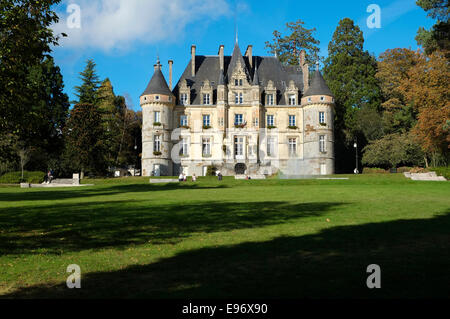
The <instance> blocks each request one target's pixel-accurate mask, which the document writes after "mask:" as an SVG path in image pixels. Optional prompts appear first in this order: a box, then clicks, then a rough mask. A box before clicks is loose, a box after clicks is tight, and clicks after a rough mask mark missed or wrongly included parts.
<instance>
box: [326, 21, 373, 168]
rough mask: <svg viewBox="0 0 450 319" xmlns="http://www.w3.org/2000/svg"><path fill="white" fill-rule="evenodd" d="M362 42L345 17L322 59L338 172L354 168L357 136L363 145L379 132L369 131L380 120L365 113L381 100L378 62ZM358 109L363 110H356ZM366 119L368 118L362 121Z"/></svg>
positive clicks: (362, 39) (357, 29) (356, 30)
mask: <svg viewBox="0 0 450 319" xmlns="http://www.w3.org/2000/svg"><path fill="white" fill-rule="evenodd" d="M363 46H364V38H363V33H362V31H361V30H360V28H359V27H358V26H356V25H355V24H354V22H353V21H352V20H351V19H348V18H345V19H343V20H341V21H340V22H339V25H338V27H337V28H336V31H335V32H334V34H333V38H332V40H331V42H330V44H329V46H328V58H327V59H326V60H325V68H324V78H325V80H326V81H327V84H328V86H329V87H330V89H331V91H332V92H333V94H334V97H335V104H336V118H335V153H336V171H338V172H345V171H353V168H354V167H352V166H353V165H352V164H351V163H353V161H352V160H350V156H353V152H354V151H353V141H354V140H356V139H358V140H359V145H360V146H361V147H362V146H364V144H365V141H367V140H370V139H373V138H376V137H377V136H378V135H379V134H378V133H377V134H372V133H373V132H377V131H378V128H377V127H379V123H376V122H374V121H373V117H370V116H366V114H367V113H369V114H370V113H372V114H375V113H377V112H378V111H379V107H380V103H381V94H380V89H379V86H378V81H377V79H376V77H375V74H376V70H377V62H376V59H375V58H374V57H373V56H372V55H371V54H369V53H368V52H367V51H364V48H363ZM361 109H363V110H364V114H359V112H360V110H361ZM365 119H367V120H369V121H367V122H366V123H362V122H361V121H363V120H365ZM368 126H372V128H370V129H369V128H367V127H368ZM362 128H365V129H364V130H363V129H362ZM369 133H370V134H369ZM358 137H359V138H358ZM361 147H360V148H361Z"/></svg>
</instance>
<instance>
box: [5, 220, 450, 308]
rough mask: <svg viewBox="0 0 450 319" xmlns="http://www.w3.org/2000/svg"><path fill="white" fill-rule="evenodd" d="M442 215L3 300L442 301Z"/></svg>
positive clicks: (221, 253)
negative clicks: (371, 281) (372, 285)
mask: <svg viewBox="0 0 450 319" xmlns="http://www.w3.org/2000/svg"><path fill="white" fill-rule="evenodd" d="M449 214H450V211H447V212H446V214H444V215H440V216H436V217H435V218H432V219H415V220H397V221H391V222H383V223H373V224H364V225H356V226H342V227H334V228H329V229H325V230H323V231H321V232H320V233H318V234H311V235H305V236H300V237H279V238H276V239H274V240H271V241H268V242H258V243H243V244H239V245H235V246H223V247H218V248H202V249H198V250H193V251H187V252H183V253H180V254H178V255H176V256H174V257H171V258H167V259H162V260H159V261H158V262H155V263H152V264H148V265H143V266H131V267H128V268H126V269H124V270H119V271H114V272H102V273H89V274H85V275H82V288H81V289H73V290H70V289H68V288H67V287H66V284H65V283H61V284H59V285H56V286H51V287H48V286H36V287H29V288H23V289H21V290H19V291H16V292H15V293H12V294H9V295H7V296H4V297H7V298H17V297H19V298H49V297H52V298H105V297H109V298H127V297H128V298H130V297H138V298H141V297H142V298H194V299H195V298H230V297H233V298H241V297H243V298H249V297H250V298H287V297H289V298H323V297H327V298H345V297H354V298H423V297H425V298H430V297H440V298H448V297H449V290H448V287H449V283H450V277H449V272H448V269H449V268H450V256H449V254H448V252H449V245H450V244H449V243H450V238H449V229H450V215H449ZM370 264H378V265H380V266H381V271H382V275H381V280H382V284H381V285H382V288H381V289H375V290H370V289H368V288H367V286H366V280H367V277H368V275H369V274H367V273H366V269H367V266H368V265H370ZM81 267H82V265H81Z"/></svg>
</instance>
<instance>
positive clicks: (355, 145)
mask: <svg viewBox="0 0 450 319" xmlns="http://www.w3.org/2000/svg"><path fill="white" fill-rule="evenodd" d="M353 147H354V148H355V157H356V168H355V174H359V170H358V140H356V142H355V144H353Z"/></svg>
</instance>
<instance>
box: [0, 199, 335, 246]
mask: <svg viewBox="0 0 450 319" xmlns="http://www.w3.org/2000/svg"><path fill="white" fill-rule="evenodd" d="M339 205H343V204H342V203H301V204H291V203H285V202H277V201H266V202H256V203H251V202H250V203H248V202H246V203H242V202H199V203H193V204H192V203H190V204H185V205H182V206H180V205H179V204H178V205H170V204H161V205H159V206H158V205H155V204H152V203H150V202H149V201H129V200H127V201H111V202H88V203H83V204H78V203H71V204H58V205H55V206H54V207H51V206H48V205H47V206H31V207H30V206H25V207H13V208H5V209H0V254H3V255H10V254H42V253H45V254H61V253H62V252H68V251H80V250H86V249H96V248H105V247H117V248H120V247H123V246H128V245H130V244H136V245H137V244H144V243H151V244H161V243H176V242H179V241H180V240H182V239H183V238H186V237H189V236H191V235H192V234H194V233H198V232H220V231H229V230H233V229H243V228H253V227H261V226H266V225H273V224H281V223H287V222H289V221H291V220H294V219H298V218H304V217H310V216H319V215H321V214H323V213H325V212H327V211H328V210H330V209H332V208H334V207H336V206H339Z"/></svg>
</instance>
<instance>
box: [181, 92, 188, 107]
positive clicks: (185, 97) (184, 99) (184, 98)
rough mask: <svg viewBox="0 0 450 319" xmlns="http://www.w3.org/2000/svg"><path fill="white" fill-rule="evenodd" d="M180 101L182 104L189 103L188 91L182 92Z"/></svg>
mask: <svg viewBox="0 0 450 319" xmlns="http://www.w3.org/2000/svg"><path fill="white" fill-rule="evenodd" d="M180 103H181V105H188V95H187V94H186V93H181V94H180Z"/></svg>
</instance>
